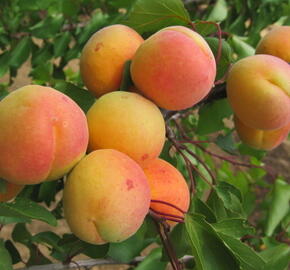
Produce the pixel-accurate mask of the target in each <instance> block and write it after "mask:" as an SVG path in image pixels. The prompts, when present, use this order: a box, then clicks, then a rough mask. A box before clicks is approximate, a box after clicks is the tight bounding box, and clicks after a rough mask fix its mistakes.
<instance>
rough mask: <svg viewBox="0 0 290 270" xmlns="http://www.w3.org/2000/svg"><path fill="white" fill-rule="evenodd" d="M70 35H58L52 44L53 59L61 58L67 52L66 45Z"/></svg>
mask: <svg viewBox="0 0 290 270" xmlns="http://www.w3.org/2000/svg"><path fill="white" fill-rule="evenodd" d="M71 38H72V36H71V34H70V33H69V32H68V31H67V32H64V33H60V34H59V35H58V36H57V37H56V38H55V39H54V42H53V51H54V57H55V58H56V57H59V56H63V55H64V54H65V52H66V51H67V48H68V45H69V43H70V41H71Z"/></svg>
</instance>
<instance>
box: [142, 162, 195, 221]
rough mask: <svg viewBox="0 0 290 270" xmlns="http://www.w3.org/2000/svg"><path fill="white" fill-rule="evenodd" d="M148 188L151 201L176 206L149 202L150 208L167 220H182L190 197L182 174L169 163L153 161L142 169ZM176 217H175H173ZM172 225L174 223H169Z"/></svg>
mask: <svg viewBox="0 0 290 270" xmlns="http://www.w3.org/2000/svg"><path fill="white" fill-rule="evenodd" d="M143 169H144V172H145V175H146V176H147V180H148V183H149V186H150V191H151V200H157V201H163V202H165V203H169V204H172V205H174V206H177V207H178V208H179V209H180V210H182V212H183V213H182V212H181V211H179V210H177V209H176V208H174V207H172V206H170V205H166V204H163V203H160V202H153V201H151V204H150V208H151V209H153V210H154V211H156V213H157V214H158V212H159V213H164V214H166V215H162V214H160V215H161V216H163V217H165V218H169V219H176V218H178V217H180V218H183V217H184V213H185V212H187V210H188V207H189V201H190V195H189V189H188V185H187V183H186V181H185V179H184V178H183V176H182V174H181V173H180V172H179V171H178V170H177V169H176V168H175V167H174V166H172V165H171V164H170V163H168V162H167V161H165V160H162V159H154V160H152V161H150V162H148V163H147V164H146V166H145V167H144V168H143ZM175 216H176V217H175ZM169 224H171V225H173V224H175V222H171V221H169Z"/></svg>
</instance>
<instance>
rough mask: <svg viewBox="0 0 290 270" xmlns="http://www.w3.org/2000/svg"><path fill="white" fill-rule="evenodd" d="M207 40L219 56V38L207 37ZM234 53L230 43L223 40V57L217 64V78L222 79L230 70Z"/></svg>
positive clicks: (214, 52)
mask: <svg viewBox="0 0 290 270" xmlns="http://www.w3.org/2000/svg"><path fill="white" fill-rule="evenodd" d="M205 40H206V42H207V43H208V45H209V46H210V48H211V50H212V52H213V54H214V55H215V56H217V54H218V48H219V40H218V38H214V37H207V38H205ZM232 53H233V51H232V48H231V47H230V45H229V44H228V43H227V42H226V41H225V40H222V49H221V57H220V60H219V62H218V64H217V74H216V80H219V79H221V78H222V77H223V76H224V75H225V73H226V72H227V71H228V69H229V66H230V64H231V63H232V62H233V57H232Z"/></svg>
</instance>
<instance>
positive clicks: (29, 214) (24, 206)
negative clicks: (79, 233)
mask: <svg viewBox="0 0 290 270" xmlns="http://www.w3.org/2000/svg"><path fill="white" fill-rule="evenodd" d="M0 213H1V215H2V216H7V217H17V218H23V217H24V218H31V219H37V220H41V221H44V222H46V223H48V224H50V225H52V226H56V225H57V221H56V218H55V217H54V216H53V215H52V214H51V213H50V211H48V210H47V209H46V208H44V207H43V206H41V205H39V204H37V203H35V202H33V201H30V200H28V199H26V198H22V197H18V198H16V199H15V200H14V201H13V202H11V203H0Z"/></svg>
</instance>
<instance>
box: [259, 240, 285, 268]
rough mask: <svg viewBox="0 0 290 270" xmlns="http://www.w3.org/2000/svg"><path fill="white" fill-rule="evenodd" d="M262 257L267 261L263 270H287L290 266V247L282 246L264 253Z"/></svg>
mask: <svg viewBox="0 0 290 270" xmlns="http://www.w3.org/2000/svg"><path fill="white" fill-rule="evenodd" d="M260 255H261V256H262V257H263V259H264V260H265V261H266V265H265V267H264V268H263V270H273V269H275V270H285V269H287V266H288V264H289V258H290V247H289V246H288V245H286V244H280V245H278V246H275V247H272V248H268V249H266V250H264V251H262V252H261V253H260Z"/></svg>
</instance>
